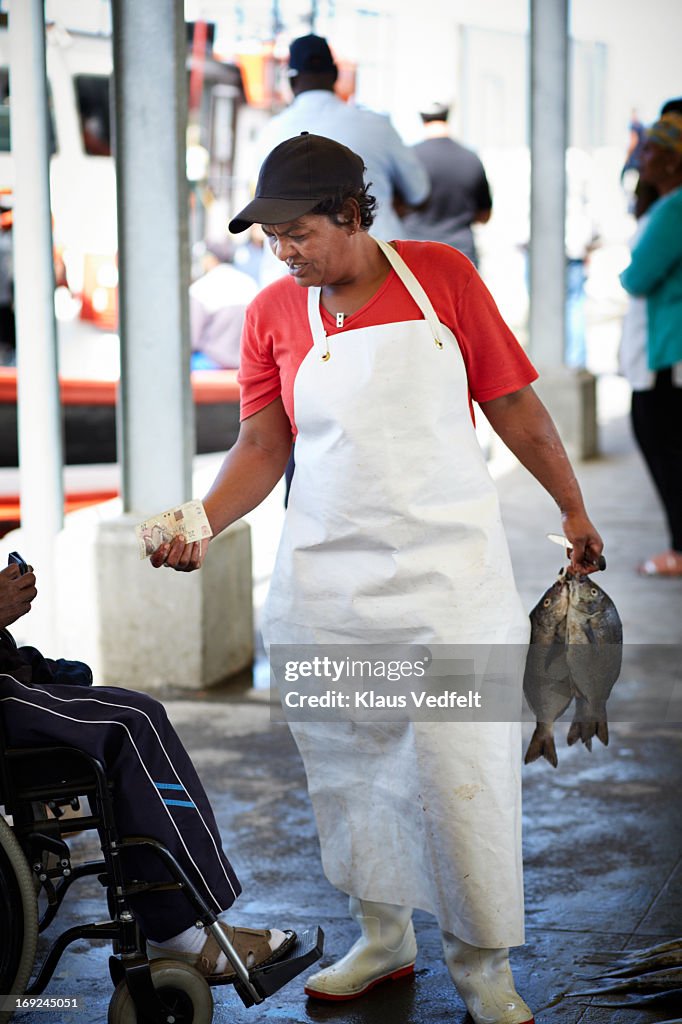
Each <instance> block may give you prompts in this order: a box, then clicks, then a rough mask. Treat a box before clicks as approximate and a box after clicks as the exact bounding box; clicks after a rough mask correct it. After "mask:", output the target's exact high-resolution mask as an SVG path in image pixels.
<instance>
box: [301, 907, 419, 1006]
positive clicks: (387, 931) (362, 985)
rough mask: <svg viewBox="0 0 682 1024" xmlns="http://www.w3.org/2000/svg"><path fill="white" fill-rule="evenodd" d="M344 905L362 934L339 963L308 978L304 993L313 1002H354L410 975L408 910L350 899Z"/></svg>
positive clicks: (412, 955) (413, 945) (413, 952)
mask: <svg viewBox="0 0 682 1024" xmlns="http://www.w3.org/2000/svg"><path fill="white" fill-rule="evenodd" d="M348 906H349V910H350V914H351V917H353V918H355V920H356V921H357V922H358V924H359V925H360V931H361V932H362V934H361V936H360V938H359V939H358V940H357V942H356V943H355V945H353V946H352V947H351V948H350V949H349V951H348V952H347V953H346V955H345V956H344V957H342V959H341V960H338V961H337V962H336V963H335V964H332V966H331V967H327V968H326V970H324V971H318V972H317V974H313V975H311V977H310V978H308V981H307V982H306V986H305V992H306V995H309V996H313V997H314V998H315V999H331V1000H341V999H357V997H358V996H362V995H364V994H365V992H368V991H369V989H371V988H373V987H374V986H375V985H379V984H380V983H381V982H383V981H395V980H396V979H397V978H403V977H406V976H407V975H410V974H413V973H414V961H415V960H416V958H417V941H416V939H415V937H414V929H413V927H412V909H411V908H408V907H397V906H394V905H393V904H392V903H370V902H369V901H368V900H358V899H355V897H354V896H351V898H350V901H349V904H348Z"/></svg>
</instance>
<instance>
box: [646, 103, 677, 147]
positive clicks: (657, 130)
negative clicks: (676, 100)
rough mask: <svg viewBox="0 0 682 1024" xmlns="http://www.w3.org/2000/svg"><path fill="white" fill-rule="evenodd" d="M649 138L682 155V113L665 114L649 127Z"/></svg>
mask: <svg viewBox="0 0 682 1024" xmlns="http://www.w3.org/2000/svg"><path fill="white" fill-rule="evenodd" d="M646 137H647V139H649V140H650V141H651V142H655V143H656V145H657V146H662V147H663V149H672V150H673V151H674V152H675V153H679V154H681V155H682V114H674V113H670V114H664V115H663V117H662V118H660V120H658V121H656V122H654V124H652V125H651V127H650V128H648V129H647V133H646Z"/></svg>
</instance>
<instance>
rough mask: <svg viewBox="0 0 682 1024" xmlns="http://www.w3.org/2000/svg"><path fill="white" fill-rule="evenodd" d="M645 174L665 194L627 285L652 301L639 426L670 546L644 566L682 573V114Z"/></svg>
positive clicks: (649, 146)
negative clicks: (646, 386) (649, 377)
mask: <svg viewBox="0 0 682 1024" xmlns="http://www.w3.org/2000/svg"><path fill="white" fill-rule="evenodd" d="M641 159H642V163H641V168H640V179H641V180H642V181H644V182H646V183H647V184H651V185H653V186H654V187H655V188H656V189H657V191H658V194H659V196H660V198H659V199H658V200H657V201H656V203H655V204H654V205H653V206H652V208H651V212H650V218H649V222H648V224H647V226H646V228H645V230H644V232H643V234H642V236H641V238H640V239H639V241H638V243H637V245H636V246H635V248H634V249H633V252H632V259H631V263H630V266H629V267H627V269H626V270H624V271H623V273H622V274H621V278H620V280H621V283H622V285H623V287H624V288H625V290H626V291H628V292H629V293H630V294H631V295H637V296H643V297H645V298H646V300H647V316H648V336H647V355H648V364H649V369H650V370H652V371H653V372H654V374H655V378H654V384H653V387H652V388H651V389H650V390H642V391H633V394H632V424H633V429H634V433H635V438H636V440H637V443H638V445H639V447H640V449H641V451H642V454H643V455H644V458H645V460H646V463H647V466H648V467H649V470H650V472H651V475H652V477H653V480H654V483H655V485H656V488H657V490H658V493H659V495H660V497H661V501H662V502H663V507H664V509H665V513H666V518H667V521H668V528H669V531H670V548H669V550H667V551H663V552H661V553H660V554H657V555H652V556H651V557H650V558H648V559H646V561H645V562H643V563H642V565H641V566H640V567H639V569H640V572H642V573H644V574H645V575H648V576H680V577H682V114H678V113H668V114H665V115H664V116H663V117H661V118H660V120H659V121H656V123H655V124H654V125H652V127H651V128H649V130H648V132H647V136H646V140H645V143H644V147H643V150H642V158H641Z"/></svg>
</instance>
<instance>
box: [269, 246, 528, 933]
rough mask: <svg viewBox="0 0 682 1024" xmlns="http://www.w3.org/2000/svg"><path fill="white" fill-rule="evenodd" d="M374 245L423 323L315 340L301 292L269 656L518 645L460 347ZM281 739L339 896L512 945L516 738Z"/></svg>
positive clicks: (385, 731)
mask: <svg viewBox="0 0 682 1024" xmlns="http://www.w3.org/2000/svg"><path fill="white" fill-rule="evenodd" d="M378 244H379V245H380V247H381V249H382V251H383V252H384V253H385V255H386V257H387V258H388V259H389V261H390V262H391V264H392V266H393V267H394V269H395V271H396V272H397V273H398V275H399V276H400V278H401V280H402V281H403V283H404V284H405V286H406V287H407V289H408V290H409V292H410V293H411V295H412V296H413V298H414V299H415V301H416V302H417V304H418V305H419V307H420V309H421V310H422V312H423V314H424V316H425V318H426V319H425V320H415V321H407V322H401V323H395V324H386V325H380V326H376V327H371V328H365V329H362V330H348V331H345V332H342V333H340V334H337V335H333V336H331V337H329V338H327V336H326V335H325V332H324V328H323V324H322V318H321V315H320V307H319V302H320V289H319V288H310V289H309V291H308V315H309V321H310V329H311V332H312V335H313V340H314V345H313V348H312V349H311V350H310V351H309V352H308V354H307V355H306V357H305V359H304V360H303V362H302V364H301V366H300V368H299V371H298V374H297V376H296V380H295V384H294V409H295V417H296V424H297V427H298V437H297V441H296V471H295V473H294V479H293V485H292V489H291V493H290V497H289V507H288V510H287V515H286V520H285V525H284V531H283V534H282V540H281V543H280V548H279V552H278V555H277V561H276V566H275V570H274V574H273V580H272V585H271V589H270V594H269V597H268V601H267V605H266V610H265V618H264V626H263V633H264V638H265V641H266V645H268V646H269V645H270V644H273V643H274V644H281V643H286V644H346V643H347V644H358V643H362V644H369V643H376V644H381V643H400V644H411V643H415V644H422V643H423V644H457V643H466V644H491V643H493V644H516V645H523V644H525V643H526V641H527V639H528V632H529V627H528V616H527V614H526V613H525V612H524V610H523V607H522V605H521V602H520V599H519V596H518V594H517V591H516V587H515V585H514V580H513V576H512V571H511V563H510V559H509V552H508V549H507V544H506V540H505V537H504V533H503V529H502V523H501V518H500V511H499V505H498V499H497V494H496V491H495V487H494V484H493V482H492V480H491V478H490V476H489V473H488V470H487V467H486V463H485V459H484V457H483V454H482V452H481V449H480V445H479V443H478V441H477V438H476V434H475V431H474V427H473V424H472V422H471V416H470V412H469V404H468V397H467V378H466V372H465V367H464V362H463V359H462V355H461V352H460V349H459V346H458V344H457V341H456V339H455V337H454V335H453V334H452V333H451V331H450V330H449V329H448V328H447V327H445V326H444V325H442V324H440V323H439V322H438V319H437V317H436V314H435V311H434V309H433V307H432V305H431V303H430V301H429V299H428V297H427V296H426V294H425V292H424V290H423V289H422V287H421V285H420V284H419V282H418V281H417V280H416V278H415V277H414V275H413V274H412V272H411V271H410V270H409V268H408V267H407V266H406V265H405V263H404V261H403V260H402V258H401V257H400V256H399V255H398V254H397V253H396V252H395V250H394V249H392V248H391V247H390V246H389V245H387V244H386V243H383V242H379V243H378ZM481 344H485V339H481ZM518 649H519V648H517V650H518ZM512 675H513V673H512ZM290 724H291V729H292V732H293V735H294V737H295V739H296V742H297V744H298V747H299V750H300V752H301V756H302V758H303V761H304V764H305V768H306V773H307V777H308V787H309V791H310V796H311V799H312V802H313V807H314V811H315V816H316V819H317V825H318V829H319V835H320V843H321V847H322V860H323V865H324V869H325V873H326V875H327V877H328V878H329V880H330V881H331V882H332V884H333V885H335V886H337V887H338V888H339V889H341V890H343V891H345V892H347V893H349V894H350V895H353V896H356V897H359V898H361V899H367V900H373V901H377V902H382V903H394V904H401V905H403V906H411V907H418V908H421V909H424V910H427V911H430V912H431V913H433V914H434V915H435V916H436V917H437V919H438V921H439V923H440V925H441V927H442V928H443V929H446V930H447V931H451V932H453V933H454V934H455V935H457V936H459V937H460V938H461V939H463V940H464V941H466V942H469V943H471V944H473V945H477V946H485V947H500V946H513V945H518V944H520V943H522V942H523V879H522V864H521V806H520V789H521V783H520V770H521V756H520V725H519V723H517V722H511V723H510V722H501V723H489V722H475V723H472V722H447V721H445V722H412V723H410V722H403V723H387V724H383V725H382V724H376V723H353V722H344V721H333V722H314V723H303V722H291V723H290Z"/></svg>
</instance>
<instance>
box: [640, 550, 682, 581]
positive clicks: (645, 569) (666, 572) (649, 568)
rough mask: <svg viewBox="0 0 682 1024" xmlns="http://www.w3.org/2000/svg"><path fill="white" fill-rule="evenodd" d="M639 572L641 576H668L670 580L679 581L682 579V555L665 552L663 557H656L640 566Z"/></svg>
mask: <svg viewBox="0 0 682 1024" xmlns="http://www.w3.org/2000/svg"><path fill="white" fill-rule="evenodd" d="M637 572H638V573H639V575H640V576H667V577H668V578H669V579H675V578H677V579H679V578H680V577H682V554H680V555H674V554H672V553H671V552H665V553H664V554H662V555H654V556H653V557H652V558H647V560H646V562H642V563H641V565H638V566H637Z"/></svg>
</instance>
